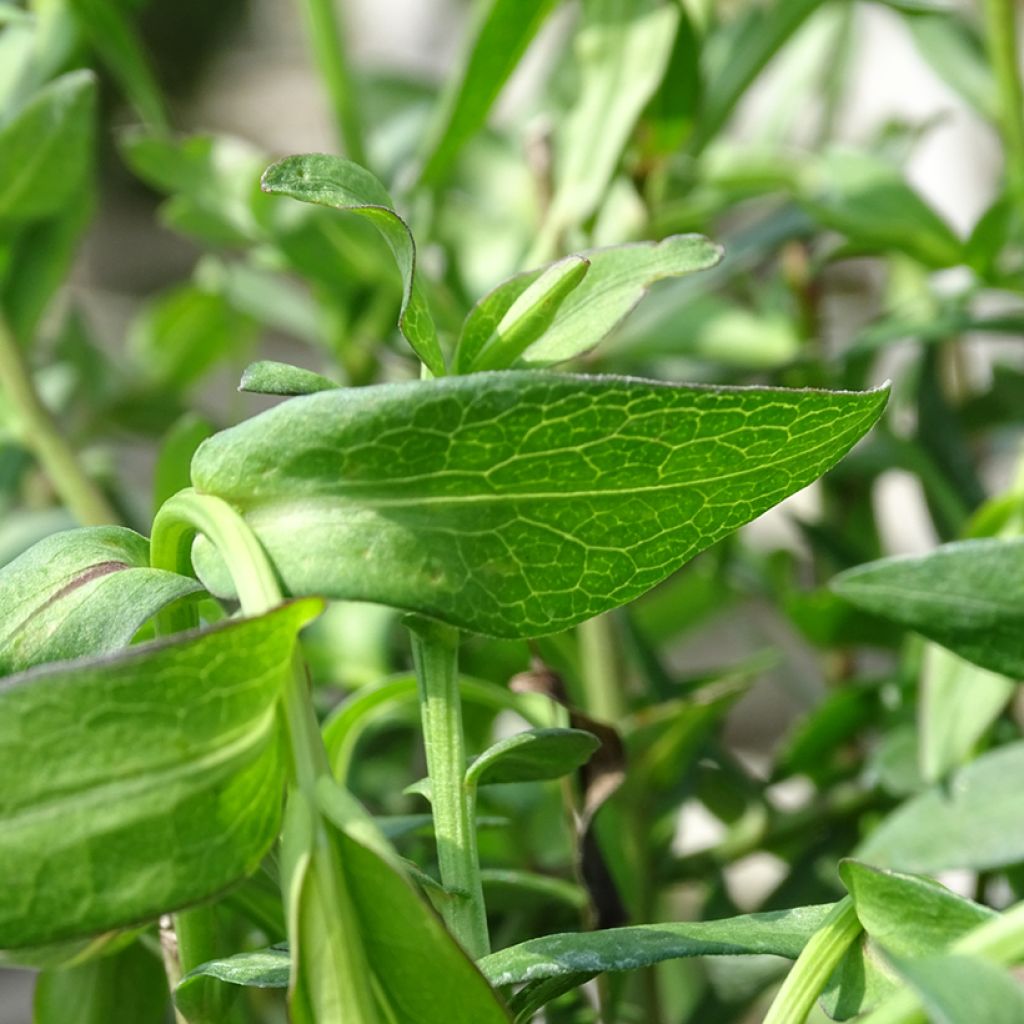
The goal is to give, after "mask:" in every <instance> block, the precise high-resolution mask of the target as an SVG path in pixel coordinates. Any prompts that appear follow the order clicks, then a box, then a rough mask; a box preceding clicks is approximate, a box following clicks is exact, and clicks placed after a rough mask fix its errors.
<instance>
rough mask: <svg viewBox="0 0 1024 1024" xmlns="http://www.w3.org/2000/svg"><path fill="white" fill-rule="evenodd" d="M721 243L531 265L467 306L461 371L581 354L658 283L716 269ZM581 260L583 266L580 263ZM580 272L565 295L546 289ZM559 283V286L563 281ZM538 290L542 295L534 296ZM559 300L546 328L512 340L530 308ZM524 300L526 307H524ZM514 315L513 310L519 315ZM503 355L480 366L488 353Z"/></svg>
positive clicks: (613, 249)
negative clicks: (521, 339)
mask: <svg viewBox="0 0 1024 1024" xmlns="http://www.w3.org/2000/svg"><path fill="white" fill-rule="evenodd" d="M721 256H722V249H721V247H720V246H717V245H715V243H714V242H711V241H709V240H708V239H707V238H704V236H703V235H672V236H670V237H669V238H665V239H663V240H662V241H660V242H636V243H633V244H630V245H615V246H608V247H606V248H602V249H586V250H584V251H582V252H580V253H577V254H576V255H574V256H570V257H568V258H566V259H564V260H560V261H559V262H557V263H554V264H551V265H550V266H548V267H546V268H541V269H538V270H528V271H526V272H525V273H522V274H517V275H516V276H515V277H511V278H509V279H508V280H507V281H503V282H502V283H501V284H499V285H498V286H497V287H496V288H494V289H493V290H492V291H490V292H488V294H487V295H485V296H484V297H483V298H482V299H481V300H480V301H479V302H478V303H477V304H476V305H475V306H474V307H473V308H472V309H471V310H470V311H469V314H468V315H467V317H466V320H465V322H464V323H463V325H462V332H461V334H460V335H459V342H458V347H457V349H456V354H455V368H456V370H457V371H458V372H460V373H465V372H468V371H469V370H470V369H473V370H478V369H502V368H504V367H507V366H510V365H512V364H513V363H514V362H517V361H519V362H522V363H524V364H526V365H531V366H550V365H553V364H555V363H560V362H565V361H567V360H569V359H574V358H576V357H577V356H580V355H583V354H584V353H585V352H587V351H588V350H589V349H591V348H593V347H594V346H595V345H597V344H598V343H599V342H600V341H601V340H602V339H603V338H605V337H607V336H608V335H609V334H610V333H611V332H612V331H613V330H614V329H615V327H617V326H618V324H620V323H621V322H622V321H623V320H624V319H625V318H626V316H628V315H629V313H630V312H631V311H632V310H633V309H635V308H636V306H637V304H638V303H639V302H640V300H641V299H642V298H643V297H644V295H646V294H647V290H648V289H649V288H650V286H651V285H652V284H654V283H655V282H657V281H662V280H665V279H666V278H670V277H680V276H682V275H684V274H692V273H695V272H696V271H699V270H707V269H709V268H710V267H713V266H714V265H715V264H716V263H718V261H719V260H720V259H721ZM581 261H582V262H583V265H582V266H580V263H581ZM577 267H578V268H579V270H582V271H584V272H585V273H583V274H580V273H579V270H577V276H576V278H575V280H573V278H571V277H569V278H568V280H569V281H570V282H571V283H572V287H570V288H569V289H568V290H566V291H564V292H563V293H559V292H556V291H554V289H553V288H543V287H542V286H543V285H545V283H546V282H548V281H550V280H551V277H552V275H553V274H556V273H557V272H558V271H560V270H561V271H562V275H560V277H558V278H556V279H555V281H553V282H552V284H557V283H559V281H560V280H561V279H562V278H564V277H566V276H568V275H569V274H571V273H572V272H573V270H574V269H576V268H577ZM563 287H564V286H563ZM538 290H540V291H539V294H538ZM552 293H554V294H555V295H556V296H557V302H556V303H555V304H553V308H550V306H549V309H550V312H549V314H548V316H547V318H546V320H544V321H543V324H542V326H543V329H542V330H538V331H537V333H536V334H535V335H534V336H532V337H529V338H528V340H527V341H526V342H525V343H518V344H516V343H511V344H510V341H511V339H512V338H513V337H514V336H515V334H516V332H517V329H521V328H520V325H521V323H522V321H523V320H524V319H525V316H524V314H525V313H526V312H527V311H529V312H532V313H533V314H534V316H535V317H537V318H538V320H539V319H540V317H539V315H538V314H540V313H541V312H543V311H544V308H545V307H544V304H545V303H548V304H550V303H551V298H550V296H551V295H552ZM523 306H525V307H526V309H522V310H521V307H523ZM517 313H518V314H519V315H518V316H517V315H516V314H517ZM492 352H494V353H497V354H498V355H500V356H503V357H504V361H503V362H500V363H499V362H498V361H495V362H493V365H492V364H487V365H483V361H484V360H485V359H486V358H487V357H488V353H492Z"/></svg>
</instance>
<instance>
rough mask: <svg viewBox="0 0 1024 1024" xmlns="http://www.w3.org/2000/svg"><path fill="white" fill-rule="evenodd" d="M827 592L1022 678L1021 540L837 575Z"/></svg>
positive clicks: (941, 551)
mask: <svg viewBox="0 0 1024 1024" xmlns="http://www.w3.org/2000/svg"><path fill="white" fill-rule="evenodd" d="M832 589H833V590H834V591H835V592H836V593H838V594H840V595H841V596H842V597H844V598H846V600H847V601H850V602H851V603H852V604H855V605H856V606H857V607H858V608H863V609H864V610H865V611H869V612H873V613H874V614H876V615H881V616H883V617H884V618H887V619H892V620H893V621H894V622H898V623H899V624H900V625H902V626H906V627H907V628H908V629H914V630H917V632H919V633H923V634H924V635H925V636H926V637H928V638H929V639H930V640H934V641H935V642H936V643H938V644H942V646H943V647H947V648H949V650H951V651H953V652H954V653H955V654H958V655H959V656H960V657H961V658H966V659H967V660H968V661H972V662H974V664H976V665H980V666H981V667H982V668H986V669H989V670H990V671H992V672H1000V673H1002V674H1003V675H1007V676H1011V677H1012V678H1015V679H1020V678H1024V538H1010V539H1003V538H995V539H993V538H986V539H983V540H970V541H960V542H957V543H954V544H944V545H943V546H942V547H940V548H938V549H937V550H936V551H933V552H931V553H929V554H927V555H917V556H912V557H900V558H884V559H881V560H880V561H877V562H869V563H868V564H867V565H861V566H857V567H856V568H855V569H849V570H847V571H846V572H844V573H841V574H840V575H839V576H837V577H836V578H835V579H834V580H833V581H832Z"/></svg>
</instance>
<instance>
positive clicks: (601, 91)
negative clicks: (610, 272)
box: [538, 0, 679, 256]
mask: <svg viewBox="0 0 1024 1024" xmlns="http://www.w3.org/2000/svg"><path fill="white" fill-rule="evenodd" d="M678 21H679V12H678V10H677V8H676V7H675V5H674V4H662V3H660V2H659V0H587V3H585V4H584V8H583V23H582V25H581V26H580V28H579V30H578V32H577V35H576V40H575V52H576V59H577V62H578V66H579V87H578V88H579V91H578V97H579V98H578V100H577V102H576V105H575V106H574V107H573V109H572V110H571V111H570V113H569V115H568V117H567V118H566V119H565V121H564V124H563V131H562V132H561V133H560V135H559V137H558V139H557V141H556V147H555V149H556V163H555V194H554V197H553V199H552V201H551V207H550V209H549V212H548V218H547V220H546V222H545V226H544V229H543V232H542V241H541V242H540V243H539V244H538V251H543V252H542V256H543V255H547V253H548V252H549V251H550V250H551V249H552V248H553V247H554V246H553V243H554V241H555V240H557V238H558V237H559V235H561V234H562V232H563V231H564V230H565V229H566V228H571V227H575V226H577V225H579V224H581V223H582V222H583V221H585V220H586V219H587V218H588V217H589V216H591V214H593V213H594V212H595V211H596V210H597V208H598V206H599V205H600V203H601V201H602V199H603V198H604V195H605V192H606V191H607V188H608V183H609V182H610V181H611V178H612V175H613V174H614V173H615V169H616V167H617V166H618V163H619V160H620V159H621V157H622V151H623V149H624V148H625V145H626V143H627V141H628V140H629V136H630V133H631V132H632V131H633V127H634V125H635V124H636V122H637V118H638V117H639V116H640V113H641V111H642V110H643V109H644V107H645V106H646V105H647V102H648V100H650V98H651V97H652V96H653V95H654V93H655V91H656V90H657V88H658V86H659V84H660V83H661V79H662V75H663V74H664V72H665V68H666V67H667V65H668V61H669V57H670V56H671V53H672V44H673V41H674V39H675V32H676V26H677V24H678ZM545 250H546V251H545Z"/></svg>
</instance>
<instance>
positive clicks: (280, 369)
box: [238, 359, 340, 396]
mask: <svg viewBox="0 0 1024 1024" xmlns="http://www.w3.org/2000/svg"><path fill="white" fill-rule="evenodd" d="M337 387H340V385H339V384H335V382H334V381H333V380H328V378H327V377H324V376H321V375H320V374H319V373H314V372H313V371H312V370H305V369H303V368H302V367H301V366H291V365H290V364H289V363H278V362H274V361H273V360H271V359H261V360H260V361H259V362H256V363H250V364H249V365H248V366H247V367H246V368H245V371H244V372H243V373H242V381H241V383H240V384H239V385H238V390H239V391H249V392H252V393H254V394H258V395H288V396H291V395H313V394H316V393H317V392H318V391H331V390H333V389H334V388H337Z"/></svg>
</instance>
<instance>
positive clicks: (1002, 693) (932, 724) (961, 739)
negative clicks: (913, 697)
mask: <svg viewBox="0 0 1024 1024" xmlns="http://www.w3.org/2000/svg"><path fill="white" fill-rule="evenodd" d="M1016 688H1017V687H1016V683H1014V682H1013V680H1011V679H1008V678H1007V677H1006V676H1004V675H999V674H998V673H996V672H989V671H988V670H987V669H983V668H979V667H978V666H977V665H973V664H971V662H969V661H964V660H963V658H958V657H957V656H956V655H955V654H953V653H952V652H950V651H947V650H946V649H945V648H944V647H940V646H939V645H938V644H927V645H926V647H925V653H924V661H923V665H922V676H921V696H920V703H919V708H918V732H919V736H920V752H921V774H922V776H923V777H924V779H925V781H927V782H935V781H937V780H938V779H941V778H942V777H943V776H944V775H946V774H947V773H948V772H950V771H952V769H954V768H957V767H959V766H960V765H962V764H963V763H964V762H965V761H967V760H968V759H969V758H970V756H971V754H972V753H973V751H974V748H975V745H976V744H977V743H978V741H979V740H980V739H981V737H982V736H984V735H985V733H986V731H987V730H988V728H989V727H990V726H991V725H992V723H993V722H994V721H995V720H996V718H998V717H999V714H1000V712H1002V710H1003V708H1005V707H1006V705H1007V703H1008V702H1009V700H1010V698H1011V697H1012V696H1013V694H1014V691H1015V690H1016Z"/></svg>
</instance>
